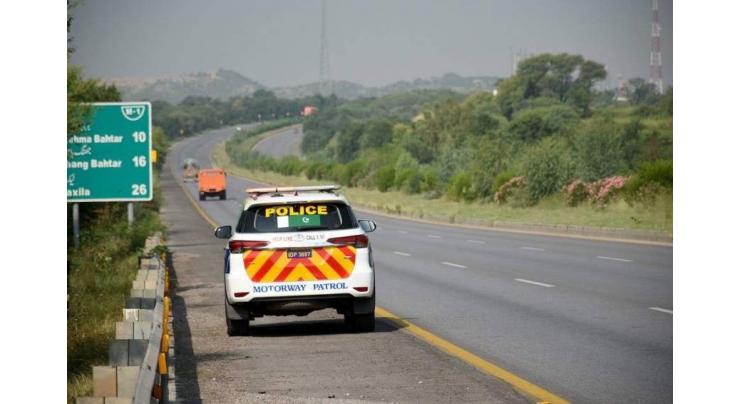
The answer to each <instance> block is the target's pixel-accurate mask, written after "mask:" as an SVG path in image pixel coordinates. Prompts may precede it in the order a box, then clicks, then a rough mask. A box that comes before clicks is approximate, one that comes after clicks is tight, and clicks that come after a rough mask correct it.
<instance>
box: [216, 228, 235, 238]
mask: <svg viewBox="0 0 740 404" xmlns="http://www.w3.org/2000/svg"><path fill="white" fill-rule="evenodd" d="M213 234H215V235H216V237H217V238H225V239H229V238H231V226H221V227H217V228H216V230H215V231H214V232H213Z"/></svg>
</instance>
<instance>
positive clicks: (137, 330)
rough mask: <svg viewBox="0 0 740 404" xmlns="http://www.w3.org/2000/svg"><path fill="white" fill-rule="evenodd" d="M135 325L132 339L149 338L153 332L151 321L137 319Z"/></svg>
mask: <svg viewBox="0 0 740 404" xmlns="http://www.w3.org/2000/svg"><path fill="white" fill-rule="evenodd" d="M133 325H134V329H133V332H132V337H131V339H149V335H150V334H151V333H152V322H151V321H137V322H135V323H133Z"/></svg>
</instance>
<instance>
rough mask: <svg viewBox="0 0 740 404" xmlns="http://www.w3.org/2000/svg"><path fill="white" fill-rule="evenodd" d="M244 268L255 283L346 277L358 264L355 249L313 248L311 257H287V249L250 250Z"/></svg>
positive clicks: (343, 247)
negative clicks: (356, 263)
mask: <svg viewBox="0 0 740 404" xmlns="http://www.w3.org/2000/svg"><path fill="white" fill-rule="evenodd" d="M243 257H244V268H246V270H247V275H249V279H251V280H252V282H258V283H263V282H300V281H323V280H335V279H345V278H347V277H349V275H350V274H351V273H352V270H353V269H354V267H355V248H354V247H352V246H342V247H317V248H312V253H311V258H290V259H289V258H288V254H287V250H247V251H245V252H244V253H243Z"/></svg>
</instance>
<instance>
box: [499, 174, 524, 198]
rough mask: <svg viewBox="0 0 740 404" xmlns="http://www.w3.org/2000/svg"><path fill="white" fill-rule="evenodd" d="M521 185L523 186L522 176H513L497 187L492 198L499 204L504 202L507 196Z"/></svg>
mask: <svg viewBox="0 0 740 404" xmlns="http://www.w3.org/2000/svg"><path fill="white" fill-rule="evenodd" d="M523 187H524V177H522V176H518V177H513V178H512V179H510V180H508V181H506V182H505V183H504V184H503V185H501V186H500V187H499V189H498V191H497V192H496V194H494V195H493V200H494V201H495V202H496V203H498V204H499V205H500V204H502V203H504V202H506V199H507V198H508V197H509V196H511V194H512V193H513V192H514V190H516V189H518V188H523Z"/></svg>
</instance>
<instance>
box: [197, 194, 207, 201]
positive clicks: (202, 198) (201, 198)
mask: <svg viewBox="0 0 740 404" xmlns="http://www.w3.org/2000/svg"><path fill="white" fill-rule="evenodd" d="M198 197H199V198H200V200H201V201H205V200H206V196H205V195H203V194H200V195H198Z"/></svg>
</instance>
